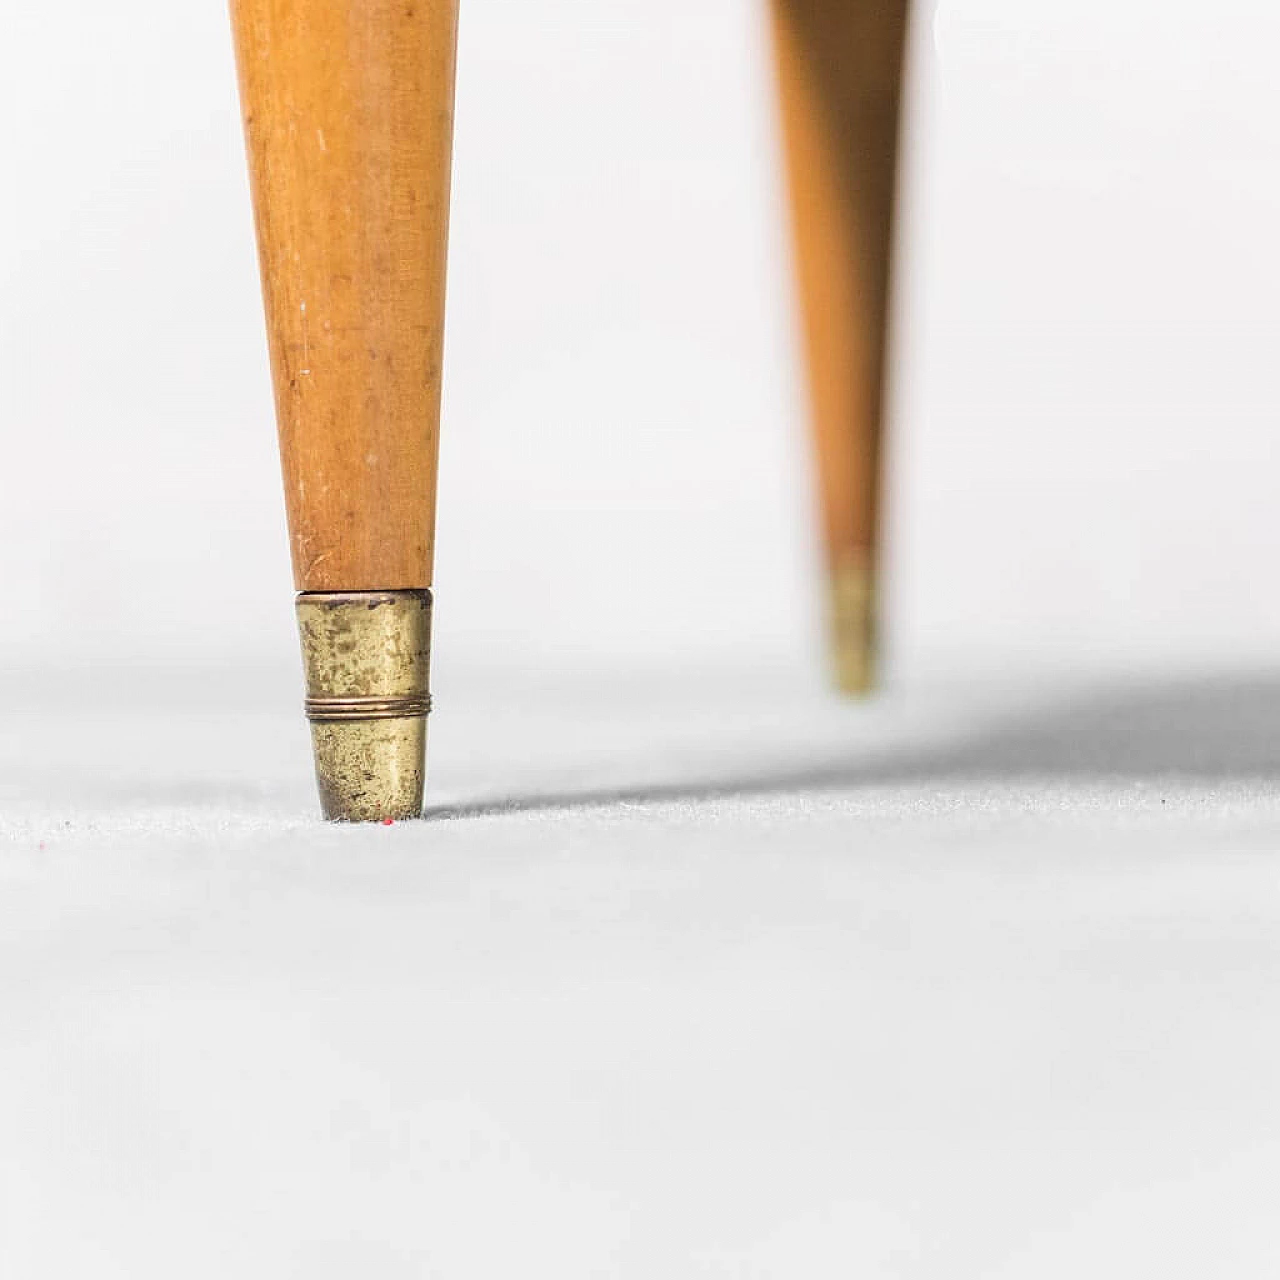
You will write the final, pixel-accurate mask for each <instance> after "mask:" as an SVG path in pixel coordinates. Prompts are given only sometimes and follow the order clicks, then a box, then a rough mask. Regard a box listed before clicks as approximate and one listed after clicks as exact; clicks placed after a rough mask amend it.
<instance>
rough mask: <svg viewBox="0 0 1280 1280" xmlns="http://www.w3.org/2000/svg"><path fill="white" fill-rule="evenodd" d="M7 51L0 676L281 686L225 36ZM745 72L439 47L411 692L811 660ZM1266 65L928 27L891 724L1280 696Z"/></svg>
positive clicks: (1115, 41)
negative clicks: (1216, 692) (432, 600)
mask: <svg viewBox="0 0 1280 1280" xmlns="http://www.w3.org/2000/svg"><path fill="white" fill-rule="evenodd" d="M5 27H6V36H5V39H4V42H3V47H2V48H0V111H2V112H3V118H4V119H5V121H6V129H5V133H6V139H7V141H6V147H5V174H4V199H3V204H2V205H0V287H2V292H0V322H2V323H3V326H4V336H3V343H2V344H0V362H2V366H3V377H2V378H0V385H2V387H3V390H2V391H0V395H2V396H3V400H2V401H0V405H2V408H3V415H4V422H5V452H4V465H3V468H2V469H0V581H2V582H3V583H4V585H5V590H6V591H7V592H9V593H11V594H10V604H9V605H8V606H7V607H6V621H5V627H4V629H3V632H2V634H0V657H3V658H4V660H5V661H6V662H7V663H9V664H10V669H11V670H12V669H14V668H15V667H18V666H23V665H25V664H27V663H30V662H33V661H44V660H48V659H50V658H53V659H54V660H55V661H59V662H65V663H69V664H74V663H77V662H82V661H85V660H87V659H88V658H89V656H90V655H92V660H93V661H94V662H95V663H98V662H100V661H101V660H102V659H103V658H106V659H108V660H119V661H121V662H123V663H127V664H129V665H134V664H137V665H139V666H141V667H144V668H146V667H149V666H153V665H154V664H155V663H157V662H175V661H181V662H188V661H190V662H196V663H206V662H210V661H217V662H221V661H226V662H227V663H228V664H231V665H235V664H243V663H245V662H247V661H262V662H264V663H270V664H271V665H272V666H276V665H279V666H280V667H281V668H282V669H283V668H284V667H285V666H286V665H287V664H292V663H293V662H294V661H295V659H294V640H293V636H292V618H291V611H290V608H289V593H290V581H289V573H288V566H287V557H286V543H285V536H284V531H283V514H282V499H281V494H280V486H279V479H278V469H277V461H276V455H275V444H274V426H273V420H272V409H271V400H270V393H269V384H268V376H267V367H266V355H265V341H264V335H263V323H262V318H261V311H260V303H259V297H258V284H257V276H256V262H255V258H254V250H253V244H252V230H251V222H250V212H249V201H248V194H247V188H246V179H245V175H244V160H243V152H242V142H241V136H240V126H239V120H238V115H237V104H236V100H235V87H234V75H233V68H232V63H231V52H230V40H229V35H228V30H227V21H226V14H225V13H224V11H223V8H222V6H221V5H220V4H209V5H172V4H164V3H160V2H159V0H124V2H123V3H120V4H115V5H110V6H103V5H100V4H97V3H90V2H89V0H69V2H68V3H67V4H65V5H60V6H57V7H56V8H51V7H49V6H45V5H36V4H26V3H20V4H13V5H11V6H10V11H9V12H8V13H7V14H6V17H5ZM766 36H767V31H766V26H765V23H764V21H763V16H762V11H761V7H760V5H758V4H755V3H748V2H747V0H697V3H687V2H682V3H674V2H671V3H657V4H655V3H653V2H652V0H611V2H610V3H609V4H608V5H607V6H602V5H600V4H598V3H595V2H594V0H537V2H534V0H519V2H509V3H504V2H502V0H472V2H471V3H469V4H467V5H465V6H464V12H463V15H462V31H461V48H460V76H459V101H458V112H457V151H456V167H455V194H456V200H455V212H454V234H453V241H452V252H451V261H450V294H449V317H448V334H447V374H446V387H445V404H444V427H443V432H444V434H443V453H442V458H441V468H442V473H441V502H440V528H439V557H438V566H437V587H438V592H439V599H440V604H439V627H440V635H439V642H438V653H439V662H440V663H441V664H442V665H441V666H440V668H438V669H439V670H440V671H441V672H444V671H446V670H447V669H448V667H449V666H450V665H455V664H460V663H464V662H470V661H472V660H473V659H474V660H476V661H479V662H480V663H481V665H485V666H488V667H491V668H492V669H494V670H495V671H496V670H497V669H499V668H503V667H512V666H513V665H515V666H521V664H524V663H525V662H526V660H527V663H528V669H529V670H531V671H532V670H540V669H546V668H547V666H548V664H552V665H555V664H559V665H562V666H566V667H569V666H571V667H574V668H577V667H579V666H580V664H581V663H582V661H583V660H584V658H587V659H590V661H591V662H592V663H594V664H596V665H599V666H601V667H607V668H609V669H613V670H621V671H625V670H628V669H631V668H632V667H634V666H636V665H637V664H651V663H659V664H661V663H663V662H665V661H667V660H669V659H670V658H671V657H672V656H673V655H689V656H691V657H693V658H694V660H695V661H699V660H702V659H701V657H700V656H699V655H701V654H703V653H704V652H705V653H707V654H714V653H717V652H723V651H725V650H726V649H727V648H729V647H731V646H732V647H736V648H737V649H738V650H742V649H743V648H744V647H747V648H756V647H758V648H759V649H760V651H761V652H769V653H773V654H776V655H778V656H779V657H781V658H783V659H785V660H786V661H788V662H793V663H795V664H801V663H816V662H817V635H818V627H817V622H816V615H817V603H818V597H817V581H816V575H815V557H814V548H813V528H812V519H811V510H810V508H811V503H810V489H809V471H808V465H809V464H808V455H807V444H806V440H805V436H804V401H803V387H802V385H801V381H800V373H799V369H798V363H797V359H796V354H797V353H796V346H795V340H794V334H793V326H792V323H791V321H792V316H793V307H792V297H791V293H790V282H789V279H788V277H787V263H786V257H787V239H786V230H785V224H784V206H783V203H782V194H781V189H780V184H779V165H778V155H777V150H778V146H777V137H776V129H775V121H774V116H773V110H772V101H771V93H772V85H771V80H770V75H771V69H770V67H769V65H768V61H767V56H768V49H767V44H766ZM1277 47H1280V9H1277V8H1276V6H1275V5H1272V4H1268V3H1264V2H1262V0H1224V2H1223V3H1219V4H1215V5H1204V4H1190V3H1184V2H1183V3H1172V2H1171V3H1162V4H1159V5H1157V4H1154V3H1139V2H1136V0H1128V2H1127V3H1116V2H1115V0H1079V2H1078V3H1074V4H1070V5H1067V4H1052V5H1051V4H1046V3H1026V0H945V2H944V3H942V4H940V5H938V6H937V7H936V8H931V7H930V6H929V5H928V4H924V5H921V7H920V9H919V11H918V14H917V22H916V27H915V32H914V41H913V83H912V92H911V103H910V123H909V127H908V144H909V145H908V161H907V165H906V172H905V175H904V202H905V203H904V208H905V217H904V225H903V228H902V236H901V248H902V264H901V269H900V272H899V281H900V284H901V286H902V287H901V290H900V297H899V308H898V309H899V317H900V323H899V330H898V331H899V339H900V340H899V344H898V350H897V358H896V362H895V372H896V376H895V388H896V390H895V396H894V415H893V424H892V451H891V461H890V470H891V483H890V497H891V505H890V526H891V527H890V553H891V554H890V567H891V570H892V589H891V596H890V602H889V632H890V640H891V644H892V651H893V653H894V656H895V670H896V672H897V674H898V678H899V679H903V680H910V678H911V675H912V672H913V671H914V670H916V669H917V664H920V663H931V662H933V661H934V660H935V659H937V660H939V661H943V662H953V661H954V660H955V659H956V656H957V655H964V654H968V655H974V654H981V655H983V656H985V657H988V658H991V657H994V658H996V660H997V661H1000V662H1003V661H1005V660H1006V656H1007V655H1013V657H1014V659H1015V660H1017V659H1018V658H1019V656H1020V657H1021V658H1026V659H1028V660H1030V659H1031V658H1032V657H1035V658H1037V659H1039V658H1043V657H1045V656H1046V655H1054V654H1060V655H1061V656H1062V657H1063V659H1064V661H1067V662H1073V663H1076V662H1078V663H1085V662H1088V663H1091V664H1094V665H1096V664H1097V663H1099V662H1101V663H1103V664H1108V663H1110V662H1111V661H1112V659H1113V658H1114V657H1118V656H1121V655H1123V656H1124V657H1125V660H1126V661H1128V660H1130V659H1134V660H1155V659H1156V658H1157V657H1158V656H1159V655H1161V654H1164V653H1167V652H1169V651H1177V652H1182V651H1188V650H1192V651H1196V652H1199V653H1204V652H1208V653H1211V654H1214V655H1219V656H1224V657H1227V658H1228V659H1229V658H1230V655H1232V654H1235V653H1238V652H1242V651H1248V652H1250V653H1253V654H1266V653H1274V652H1280V591H1277V590H1276V589H1275V587H1274V585H1273V580H1274V572H1273V567H1274V565H1275V564H1276V563H1277V560H1278V559H1280V515H1278V514H1277V512H1276V504H1275V501H1274V495H1275V492H1276V478H1277V477H1276V467H1275V465H1274V459H1273V454H1274V451H1275V450H1274V441H1275V434H1276V427H1277V420H1278V418H1280V372H1278V370H1280V361H1278V360H1277V358H1276V354H1277V352H1278V351H1280V321H1278V320H1277V307H1276V299H1277V297H1280V251H1277V247H1276V236H1275V230H1274V229H1275V226H1276V225H1277V215H1278V213H1280V165H1278V164H1277V163H1276V155H1277V147H1278V145H1280V134H1278V133H1277V125H1276V120H1277V118H1278V116H1277V110H1276V108H1277V93H1276V89H1275V50H1276V49H1277ZM211 596H212V597H217V598H220V599H234V600H237V601H239V602H240V603H241V607H240V609H239V611H238V612H237V613H236V614H235V615H234V616H232V617H228V615H226V614H219V615H214V614H211V613H210V611H209V610H208V609H207V608H206V602H207V600H208V599H209V598H210V597H211ZM963 660H964V661H969V660H970V658H968V657H966V658H964V659H963ZM615 664H616V665H615ZM521 669H523V667H521ZM290 694H292V690H290Z"/></svg>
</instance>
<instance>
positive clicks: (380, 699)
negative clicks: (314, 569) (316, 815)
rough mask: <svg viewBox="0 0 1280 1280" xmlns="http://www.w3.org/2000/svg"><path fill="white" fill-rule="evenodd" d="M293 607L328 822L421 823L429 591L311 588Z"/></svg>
mask: <svg viewBox="0 0 1280 1280" xmlns="http://www.w3.org/2000/svg"><path fill="white" fill-rule="evenodd" d="M297 611H298V632H299V635H300V636H301V639H302V662H303V668H304V670H305V672H306V681H307V699H306V712H307V719H308V720H310V721H311V741H312V746H313V747H314V749H315V761H316V781H317V782H318V783H319V786H320V804H321V808H322V810H323V812H324V816H325V817H326V818H328V819H330V820H332V821H339V822H379V821H382V820H384V819H386V818H392V819H397V820H400V819H406V818H418V817H421V816H422V801H423V789H424V783H425V778H426V746H427V713H428V712H429V711H430V710H431V694H430V693H429V692H428V689H429V683H430V681H429V677H430V667H431V592H430V591H334V592H307V593H305V594H303V595H300V596H299V597H298V600H297Z"/></svg>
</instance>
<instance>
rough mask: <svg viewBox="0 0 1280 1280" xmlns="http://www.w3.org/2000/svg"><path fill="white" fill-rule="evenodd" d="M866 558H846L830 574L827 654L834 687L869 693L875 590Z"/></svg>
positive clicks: (873, 674)
mask: <svg viewBox="0 0 1280 1280" xmlns="http://www.w3.org/2000/svg"><path fill="white" fill-rule="evenodd" d="M875 586H876V584H875V570H874V568H873V566H872V564H871V562H870V558H869V557H867V558H864V557H861V556H849V557H847V558H845V559H843V560H841V561H840V562H839V563H837V564H836V565H835V566H834V567H833V568H832V571H831V597H830V611H831V614H830V616H831V651H832V657H833V660H834V666H835V678H836V685H837V686H838V687H839V689H840V690H841V692H843V693H848V694H854V695H859V694H866V693H870V692H871V690H872V689H873V688H874V687H875V683H876V658H877V654H876V640H877V636H876V630H877V627H876V622H877V619H876V590H875Z"/></svg>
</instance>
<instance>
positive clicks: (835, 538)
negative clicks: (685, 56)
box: [770, 0, 908, 693]
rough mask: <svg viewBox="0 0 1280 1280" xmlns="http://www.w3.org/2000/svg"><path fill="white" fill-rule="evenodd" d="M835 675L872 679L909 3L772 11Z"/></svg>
mask: <svg viewBox="0 0 1280 1280" xmlns="http://www.w3.org/2000/svg"><path fill="white" fill-rule="evenodd" d="M770 3H771V5H772V9H773V20H774V29H775V42H776V51H777V61H778V73H779V82H780V91H781V99H782V119H783V134H784V138H785V141H786V150H787V168H788V171H789V177H790V186H791V204H792V219H793V224H794V239H795V261H796V273H797V276H798V281H799V288H800V296H801V309H802V315H803V328H804V340H805V348H806V352H807V357H808V368H809V382H810V403H811V412H812V419H813V436H814V441H815V451H816V454H817V462H818V479H819V491H820V499H821V505H822V517H823V533H824V539H825V546H826V551H827V556H828V563H829V567H830V574H831V596H830V611H831V625H832V639H833V646H834V656H835V668H836V674H837V678H838V681H839V684H840V686H841V688H843V689H845V690H847V691H848V692H851V693H859V692H864V691H865V690H867V689H869V688H870V687H871V685H872V683H873V682H874V678H875V668H874V663H875V640H876V636H875V631H876V561H877V534H878V526H879V516H880V511H879V508H880V498H879V491H880V444H881V433H882V422H883V413H884V381H885V376H884V375H885V363H886V348H887V333H888V318H889V265H890V253H891V245H892V231H893V211H894V192H895V186H896V172H897V151H898V119H899V110H900V102H901V96H902V79H903V61H904V46H905V42H906V30H907V11H908V0H770Z"/></svg>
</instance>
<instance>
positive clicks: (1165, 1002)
mask: <svg viewBox="0 0 1280 1280" xmlns="http://www.w3.org/2000/svg"><path fill="white" fill-rule="evenodd" d="M233 674H234V673H224V674H223V675H222V676H215V675H212V674H207V675H205V676H204V677H202V678H200V679H195V678H193V677H192V676H191V674H190V673H187V674H185V675H182V674H175V675H174V676H173V678H172V680H170V681H168V683H166V680H165V679H164V678H157V677H156V676H154V674H153V675H151V676H149V677H148V680H147V681H146V682H145V684H146V687H147V689H148V690H149V691H148V692H145V693H144V692H141V690H142V689H143V683H142V682H139V683H138V686H137V688H136V689H135V688H134V687H133V686H131V685H130V684H129V682H128V681H122V682H119V683H117V684H116V685H115V686H114V687H113V688H110V689H106V690H104V689H103V687H102V686H101V683H100V682H99V683H98V684H97V685H92V686H91V685H90V684H88V683H86V684H85V686H84V687H83V688H78V687H76V685H75V683H74V682H72V683H71V684H69V685H66V686H64V688H63V690H62V692H61V695H60V698H61V701H59V702H58V703H57V704H56V705H55V708H54V710H55V714H53V715H50V714H49V713H48V712H47V711H45V710H43V709H41V707H40V705H39V704H40V702H41V701H42V697H41V698H38V697H37V696H36V693H37V692H39V689H38V682H34V683H26V684H24V687H23V688H14V689H10V690H9V691H8V693H7V697H8V702H9V706H10V708H11V713H10V714H9V715H8V716H7V717H6V719H5V721H4V722H3V726H2V727H0V770H2V772H0V894H2V896H0V942H2V944H3V950H2V952H0V954H2V955H3V962H2V964H0V983H2V984H3V1009H4V1019H3V1023H2V1024H0V1216H2V1218H3V1223H2V1229H0V1274H3V1275H5V1276H12V1277H14V1278H15V1280H45V1278H46V1277H50V1278H52V1277H58V1278H62V1277H80V1276H85V1277H94V1278H95V1280H105V1278H107V1277H112V1278H114V1277H122V1278H123V1277H129V1278H131V1280H137V1278H139V1277H166V1278H167V1277H174V1276H182V1277H184V1280H203V1278H205V1277H209V1278H213V1277H218V1278H220V1280H221V1278H223V1277H228V1276H237V1277H264V1278H267V1277H271V1278H273V1280H274V1278H276V1277H293V1276H297V1277H304V1276H305V1277H309V1278H310V1277H335V1278H336V1277H342V1278H343V1280H346V1278H348V1277H361V1278H362V1280H401V1278H402V1277H403V1278H407V1277H437V1276H438V1277H444V1278H447V1280H455V1278H456V1280H473V1278H474V1280H478V1278H481V1277H504V1278H506V1277H512V1276H522V1277H523V1276H539V1277H540V1276H547V1277H556V1278H557V1280H571V1278H577V1277H584V1278H585V1277H614V1276H616V1277H628V1278H630V1277H636V1278H640V1277H644V1278H645V1280H649V1278H650V1277H658V1276H663V1277H682V1276H690V1277H703V1276H706V1277H726V1278H728V1277H733V1278H735V1280H736V1278H737V1277H770V1278H772V1277H779V1278H782V1277H786V1278H787V1280H791V1278H793V1277H794V1278H796V1280H819V1278H825V1277H849V1276H860V1277H880V1276H884V1277H938V1278H939V1280H942V1278H946V1280H957V1278H959V1277H983V1278H984V1280H985V1278H991V1277H1001V1278H1004V1277H1008V1278H1010V1280H1013V1278H1017V1280H1022V1278H1024V1277H1031V1278H1034V1280H1056V1278H1058V1277H1062V1278H1063V1280H1067V1278H1070V1280H1078V1278H1079V1277H1081V1276H1099V1275H1105V1276H1117V1277H1119V1276H1123V1277H1135V1276H1144V1277H1145V1276H1150V1277H1162V1278H1167V1277H1175V1276H1187V1277H1204V1276H1209V1275H1216V1276H1231V1277H1233V1278H1239V1277H1252V1276H1259V1277H1261V1276H1272V1275H1275V1274H1276V1273H1277V1269H1278V1268H1280V1228H1277V1226H1276V1219H1275V1213H1274V1204H1273V1203H1272V1201H1273V1198H1274V1196H1273V1193H1274V1187H1275V1185H1276V1181H1277V1178H1278V1177H1280V1104H1278V1103H1277V1099H1276V1080H1277V1078H1280V1031H1278V1023H1277V1017H1278V1015H1280V868H1278V865H1277V856H1278V854H1280V784H1277V781H1276V779H1277V778H1278V777H1280V737H1278V735H1277V733H1276V729H1275V726H1276V725H1277V724H1280V677H1277V676H1276V675H1275V674H1274V673H1272V674H1267V673H1261V674H1251V673H1248V672H1243V673H1242V672H1239V671H1237V672H1234V673H1218V674H1213V673H1209V674H1205V673H1203V672H1187V673H1184V674H1178V673H1174V674H1173V675H1170V676H1167V677H1161V678H1160V679H1155V678H1154V677H1152V678H1148V679H1147V680H1145V681H1144V680H1136V679H1126V680H1116V681H1113V682H1110V683H1109V684H1103V685H1099V686H1092V685H1089V684H1087V682H1083V681H1077V682H1074V683H1073V682H1069V681H1068V682H1064V681H1055V680H1051V679H1046V680H1030V679H1024V680H1022V681H1021V683H1020V684H1019V683H1017V682H1014V684H1013V686H1012V687H1011V685H1010V682H1009V681H1007V680H1006V681H1003V682H1000V683H996V682H990V681H988V682H983V681H979V680H972V679H971V680H967V681H952V682H947V681H940V682H936V683H935V684H933V685H928V684H927V683H925V684H922V685H920V686H918V687H916V688H914V689H913V690H911V691H910V692H909V693H892V692H891V693H889V694H887V695H885V696H884V697H882V698H881V699H879V700H878V701H876V702H874V703H872V704H871V705H869V706H866V707H862V708H858V707H849V706H845V705H842V704H840V703H838V702H835V701H833V700H831V699H829V698H827V697H826V696H825V695H823V694H822V693H820V692H819V691H818V690H816V689H814V688H811V687H808V686H807V685H806V686H801V685H799V684H797V683H796V681H794V680H793V679H791V677H790V676H789V675H788V674H787V673H786V672H785V671H774V672H770V671H769V670H767V669H760V670H746V669H744V670H742V671H739V672H729V673H722V674H720V675H718V676H716V677H714V678H708V677H707V675H706V673H702V674H700V675H685V676H682V677H680V678H679V679H673V678H672V677H671V676H670V675H663V674H662V673H660V672H658V673H646V674H641V675H638V676H637V678H636V679H635V681H634V682H633V684H632V687H631V689H630V690H629V691H627V692H622V691H620V689H619V682H618V680H617V679H616V674H615V678H613V679H609V680H606V679H601V680H600V681H599V682H598V684H597V685H593V684H592V683H591V681H590V680H589V679H587V678H584V677H582V676H581V675H580V674H579V675H578V676H576V677H575V678H574V679H573V680H571V681H565V682H563V687H557V686H556V685H555V684H554V683H551V684H549V685H546V686H544V687H541V688H538V687H533V688H530V687H527V686H526V687H519V688H517V687H513V688H511V689H508V690H502V689H495V688H494V687H493V685H492V682H482V681H478V680H477V681H472V682H471V683H468V681H467V680H466V679H464V678H462V677H461V676H460V675H457V676H455V678H453V679H452V680H448V681H446V682H445V687H442V686H441V681H440V680H439V679H437V689H438V690H439V692H440V693H441V694H442V697H441V710H440V712H439V713H438V715H437V716H436V718H435V721H434V723H433V742H432V750H433V778H432V797H431V803H432V806H433V807H432V812H431V820H430V821H428V822H424V823H415V824H402V825H397V826H395V827H391V828H382V827H378V828H373V829H368V828H359V829H355V828H352V829H340V828H334V827H325V826H321V825H318V824H317V823H316V822H315V820H314V818H313V816H312V805H313V798H312V794H311V787H310V779H309V776H308V769H309V760H308V756H307V744H306V741H305V730H304V728H303V726H302V723H301V720H300V717H299V716H298V715H297V712H296V709H295V707H294V705H293V699H292V697H291V695H292V693H293V691H294V690H293V684H294V682H295V680H296V675H293V674H282V675H280V676H279V677H275V678H268V677H267V676H264V677H263V680H262V686H261V690H260V691H259V694H260V696H255V697H248V696H246V695H244V694H243V693H242V695H241V696H240V697H238V698H235V699H232V698H230V697H227V696H224V695H223V692H222V689H223V687H224V686H230V685H231V684H232V683H233ZM184 702H189V703H191V704H192V709H191V711H190V713H189V714H187V715H185V716H184V715H182V714H180V709H181V708H182V707H183V705H184Z"/></svg>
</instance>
